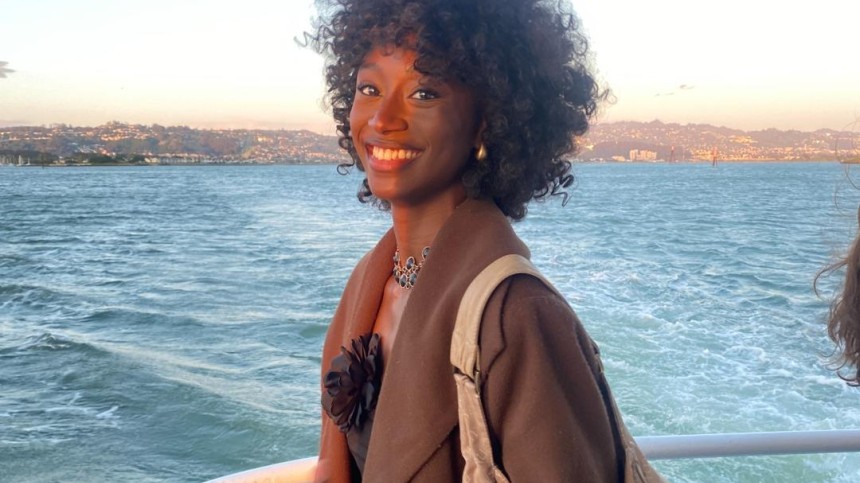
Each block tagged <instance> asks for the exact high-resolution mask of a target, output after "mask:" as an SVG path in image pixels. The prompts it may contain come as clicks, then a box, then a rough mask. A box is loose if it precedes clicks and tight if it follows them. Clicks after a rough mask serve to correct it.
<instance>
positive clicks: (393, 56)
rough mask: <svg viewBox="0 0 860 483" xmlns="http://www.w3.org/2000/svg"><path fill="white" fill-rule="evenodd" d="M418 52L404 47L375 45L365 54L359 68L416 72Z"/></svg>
mask: <svg viewBox="0 0 860 483" xmlns="http://www.w3.org/2000/svg"><path fill="white" fill-rule="evenodd" d="M416 60H418V53H417V52H415V51H414V50H410V49H404V48H402V47H374V48H373V49H371V50H370V52H368V53H367V55H365V56H364V59H363V60H362V62H361V65H360V66H359V69H362V70H363V69H370V70H382V69H392V70H401V71H404V72H414V73H417V74H419V75H420V72H418V71H417V70H416V69H415V61H416Z"/></svg>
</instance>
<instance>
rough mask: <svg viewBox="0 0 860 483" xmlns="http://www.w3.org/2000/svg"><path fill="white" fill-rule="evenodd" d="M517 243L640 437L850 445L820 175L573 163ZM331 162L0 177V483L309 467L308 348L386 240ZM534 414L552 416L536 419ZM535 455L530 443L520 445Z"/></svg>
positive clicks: (696, 468)
mask: <svg viewBox="0 0 860 483" xmlns="http://www.w3.org/2000/svg"><path fill="white" fill-rule="evenodd" d="M574 172H575V175H576V177H577V182H576V185H575V187H574V188H573V189H572V190H571V191H570V198H569V201H568V203H567V205H566V206H562V204H561V202H560V201H561V200H560V199H559V198H554V199H550V200H549V201H547V202H546V203H535V204H532V206H531V207H530V211H529V216H528V217H527V218H526V220H525V221H523V222H520V223H517V224H516V225H515V228H516V230H517V232H518V233H519V234H520V236H521V237H522V238H523V239H524V240H525V241H526V243H527V244H528V245H529V246H530V248H531V250H532V256H533V260H534V261H535V263H536V264H537V266H538V267H539V268H540V269H541V270H542V271H543V272H544V273H545V274H546V275H547V276H548V277H549V278H550V279H551V280H553V281H554V283H555V284H556V285H557V287H558V288H559V289H560V291H561V292H562V293H563V294H564V295H565V296H566V297H567V299H568V300H569V302H570V303H571V304H572V305H573V307H574V309H575V310H576V311H577V313H578V315H579V316H580V318H581V319H582V321H583V323H584V324H585V326H586V327H587V328H588V330H589V332H590V334H591V335H592V337H593V338H594V339H595V340H596V341H597V342H598V344H599V345H600V347H601V352H602V355H603V359H604V363H605V365H606V371H607V377H608V379H609V381H610V383H611V385H612V387H613V390H614V392H615V396H616V399H617V400H618V403H619V406H620V407H621V409H622V412H623V413H624V414H625V418H626V420H627V423H628V426H629V427H630V429H631V431H632V432H633V433H634V434H636V435H661V434H693V433H715V432H746V431H781V430H813V429H837V428H860V389H854V388H850V387H848V386H846V385H845V384H844V383H843V382H842V381H840V380H839V379H838V378H837V377H836V376H835V375H834V374H833V372H832V371H830V370H828V368H827V367H826V365H825V358H824V356H826V355H827V354H828V352H829V351H830V350H831V344H830V342H829V341H828V339H827V337H826V334H825V326H824V319H825V316H826V313H827V306H828V300H827V298H828V297H829V296H831V295H832V294H833V292H834V290H836V288H837V285H838V281H839V280H838V278H839V276H838V275H836V276H831V277H829V278H826V279H824V280H823V281H822V283H821V284H820V288H821V291H822V297H818V296H816V295H815V294H814V293H813V290H812V281H813V278H814V276H815V274H816V272H817V271H818V270H819V269H821V268H822V267H823V266H825V265H826V264H827V263H829V262H830V261H832V260H833V257H834V256H835V255H837V254H838V253H840V252H841V251H843V250H844V249H845V247H846V246H847V244H848V243H849V242H850V240H851V239H852V238H853V236H854V234H855V232H856V228H857V222H856V215H857V206H858V202H860V190H858V188H857V187H855V186H854V184H853V178H854V177H856V176H858V173H853V172H852V171H851V170H850V169H849V170H846V169H844V168H843V167H842V166H841V165H839V164H837V163H756V164H720V165H718V166H716V167H712V166H710V165H708V164H579V165H575V167H574ZM359 180H360V175H359V173H353V174H352V175H350V176H339V175H338V174H336V172H335V167H334V166H212V167H164V166H159V167H104V168H50V169H38V168H0V481H4V482H6V481H9V482H52V481H81V482H84V481H86V482H89V481H143V482H149V481H177V482H186V481H189V482H191V481H202V480H206V479H208V478H213V477H216V476H220V475H224V474H227V473H232V472H236V471H241V470H244V469H248V468H251V467H256V466H261V465H266V464H271V463H276V462H280V461H284V460H289V459H294V458H301V457H306V456H311V455H314V454H315V452H316V449H317V444H318V432H319V418H320V406H319V391H318V377H319V366H320V363H321V361H320V350H321V346H322V341H323V338H324V335H325V331H326V328H327V325H328V322H329V319H330V317H331V315H332V313H333V311H334V308H335V305H336V303H337V300H338V298H339V296H340V292H341V290H342V289H343V285H344V283H345V281H346V279H347V277H348V276H349V273H350V271H351V269H352V267H353V265H354V264H355V262H356V261H357V260H358V259H359V257H360V256H361V255H362V254H363V253H364V252H366V251H367V250H368V249H370V248H371V247H372V246H373V244H374V243H375V242H376V240H377V239H378V238H379V237H380V236H381V234H382V233H384V231H385V230H386V229H387V227H388V226H389V224H390V221H389V218H388V215H387V214H385V213H381V212H379V211H377V210H376V209H374V208H372V207H370V206H364V205H361V204H359V203H358V202H357V201H356V199H355V192H356V188H357V186H358V183H359ZM547 417H552V415H547ZM523 437H528V435H523ZM655 466H657V468H658V469H659V470H660V471H662V472H663V473H664V474H665V475H666V476H667V477H668V478H669V479H670V481H682V482H683V481H690V482H699V481H701V482H736V481H738V482H786V481H789V482H793V481H797V482H825V481H827V482H830V481H835V482H856V481H860V454H857V453H853V454H851V453H846V454H824V455H797V456H774V457H741V458H718V459H701V460H675V461H658V462H656V465H655Z"/></svg>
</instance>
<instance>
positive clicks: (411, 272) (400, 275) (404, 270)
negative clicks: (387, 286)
mask: <svg viewBox="0 0 860 483" xmlns="http://www.w3.org/2000/svg"><path fill="white" fill-rule="evenodd" d="M429 254H430V247H424V249H423V250H421V261H420V262H416V261H415V257H409V258H407V259H406V265H400V250H396V251H395V252H394V280H395V281H396V282H397V283H399V284H400V286H401V287H403V288H405V289H407V290H409V289H410V288H412V287H413V286H415V282H417V281H418V272H420V271H421V267H423V266H424V262H426V261H427V255H429Z"/></svg>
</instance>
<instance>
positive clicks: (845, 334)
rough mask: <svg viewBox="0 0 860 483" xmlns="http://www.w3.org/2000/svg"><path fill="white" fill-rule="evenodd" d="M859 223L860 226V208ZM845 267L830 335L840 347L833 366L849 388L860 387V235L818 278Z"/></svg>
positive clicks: (830, 320)
mask: <svg viewBox="0 0 860 483" xmlns="http://www.w3.org/2000/svg"><path fill="white" fill-rule="evenodd" d="M857 222H858V224H860V208H858V210H857ZM842 267H845V279H844V281H843V283H842V292H841V293H839V294H838V295H837V296H836V297H835V298H834V300H833V302H832V303H831V304H830V315H829V317H828V319H827V334H828V335H829V336H830V339H831V340H833V342H834V343H835V344H836V350H835V352H834V355H833V362H834V366H835V368H836V370H837V374H838V375H839V377H841V378H842V379H843V380H844V381H846V382H847V383H848V385H849V386H860V235H858V236H857V237H856V238H855V239H854V242H853V243H852V245H851V248H850V249H849V250H848V254H847V255H845V258H843V259H842V260H840V261H838V262H836V263H835V264H833V265H831V266H829V267H827V268H826V269H824V270H823V271H822V272H821V273H819V274H818V277H820V276H821V275H823V274H827V273H832V272H835V271H836V270H838V269H840V268H842ZM818 277H816V283H817V282H818ZM844 368H848V369H849V372H848V373H847V374H843V373H839V372H838V371H839V370H840V369H844Z"/></svg>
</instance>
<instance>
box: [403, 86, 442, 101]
mask: <svg viewBox="0 0 860 483" xmlns="http://www.w3.org/2000/svg"><path fill="white" fill-rule="evenodd" d="M409 97H411V98H412V99H418V100H419V101H429V100H431V99H438V98H439V93H438V92H436V91H434V90H432V89H418V90H417V91H415V92H413V93H412V95H411V96H409Z"/></svg>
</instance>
